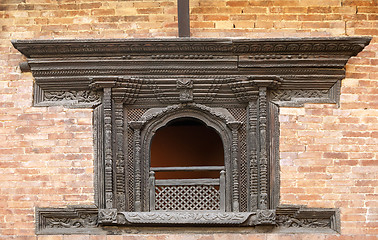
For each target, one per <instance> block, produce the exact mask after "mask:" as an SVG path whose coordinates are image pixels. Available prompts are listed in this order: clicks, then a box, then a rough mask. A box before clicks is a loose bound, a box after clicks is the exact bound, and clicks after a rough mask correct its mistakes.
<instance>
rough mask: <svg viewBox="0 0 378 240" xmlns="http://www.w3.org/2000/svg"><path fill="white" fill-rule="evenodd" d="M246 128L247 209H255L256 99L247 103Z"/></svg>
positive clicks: (257, 182) (256, 169)
mask: <svg viewBox="0 0 378 240" xmlns="http://www.w3.org/2000/svg"><path fill="white" fill-rule="evenodd" d="M247 114H248V115H247V119H248V122H247V124H248V125H247V129H248V139H247V141H248V145H247V151H248V153H249V154H248V157H249V205H248V209H249V211H256V209H257V201H258V197H257V196H258V189H259V186H258V184H259V175H258V163H257V142H256V139H257V132H256V131H257V101H256V100H254V101H253V100H251V101H250V102H249V104H248V112H247Z"/></svg>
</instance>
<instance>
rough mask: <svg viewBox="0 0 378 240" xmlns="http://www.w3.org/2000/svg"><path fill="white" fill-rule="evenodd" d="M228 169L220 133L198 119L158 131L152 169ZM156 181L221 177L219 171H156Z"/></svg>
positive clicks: (184, 120) (153, 151) (155, 136)
mask: <svg viewBox="0 0 378 240" xmlns="http://www.w3.org/2000/svg"><path fill="white" fill-rule="evenodd" d="M192 166H224V149H223V143H222V139H221V138H220V136H219V135H218V133H217V132H216V131H215V130H214V129H213V128H210V127H208V126H206V125H205V124H204V123H203V122H201V121H199V120H197V119H194V118H180V119H175V120H173V121H171V122H169V123H168V124H167V125H166V126H165V127H162V128H160V129H159V130H157V131H156V134H155V135H154V137H153V139H152V142H151V167H192ZM155 177H156V179H175V178H180V179H188V178H218V177H219V172H216V171H190V172H185V171H184V172H182V171H180V172H174V171H167V172H156V175H155Z"/></svg>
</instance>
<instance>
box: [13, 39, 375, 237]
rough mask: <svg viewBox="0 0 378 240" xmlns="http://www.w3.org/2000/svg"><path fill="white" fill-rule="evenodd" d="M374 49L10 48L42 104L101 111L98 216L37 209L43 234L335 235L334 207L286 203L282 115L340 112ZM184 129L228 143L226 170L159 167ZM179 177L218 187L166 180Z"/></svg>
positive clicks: (243, 45) (278, 43) (298, 42)
mask: <svg viewBox="0 0 378 240" xmlns="http://www.w3.org/2000/svg"><path fill="white" fill-rule="evenodd" d="M369 41H370V39H368V38H314V39H233V40H230V39H190V40H187V39H185V40H183V39H169V40H167V39H165V40H161V39H144V40H41V41H39V40H38V41H36V40H31V41H27V40H26V41H15V42H13V44H14V46H15V47H16V48H17V49H18V50H19V51H20V52H22V53H23V54H24V55H25V56H26V57H27V58H28V62H27V63H23V64H21V68H22V69H23V70H24V71H27V70H30V71H31V72H32V73H33V76H34V77H35V83H36V84H35V94H34V104H35V106H51V105H70V106H72V107H93V108H94V131H95V134H94V137H95V141H94V144H95V149H96V150H95V170H96V173H95V178H96V179H95V186H96V193H95V196H96V202H95V206H94V207H85V206H83V207H76V208H59V209H51V208H39V209H37V213H36V217H37V232H38V233H40V234H49V233H75V232H76V233H86V232H91V233H93V232H101V231H105V230H104V229H105V228H106V226H107V225H119V226H128V225H131V226H133V225H140V224H144V225H149V224H153V225H162V226H167V225H212V226H214V225H218V226H225V225H226V226H230V225H232V226H257V225H273V226H276V227H278V228H279V229H281V228H293V227H295V228H301V229H313V228H319V229H320V230H324V231H328V230H329V229H333V230H336V231H337V230H338V228H339V223H338V222H339V220H338V214H337V209H311V208H305V207H303V206H292V205H290V206H282V205H280V204H279V149H278V137H279V125H278V112H279V106H301V105H302V104H303V103H305V102H323V103H325V102H327V103H337V102H338V97H339V89H340V81H341V80H342V79H343V77H344V65H345V63H346V61H347V60H348V59H349V57H351V56H353V55H355V54H357V53H358V52H359V51H361V50H362V49H363V47H364V46H365V45H366V44H368V42H369ZM57 83H59V84H57ZM181 120H183V121H184V122H185V121H186V123H188V122H191V123H199V125H201V126H203V127H205V128H209V129H212V131H214V132H215V133H216V134H217V135H218V136H219V138H220V139H221V142H222V147H223V156H222V157H223V163H222V164H215V165H206V164H200V165H198V164H193V165H189V166H188V165H176V166H168V168H167V166H154V165H152V166H151V160H150V158H151V144H152V139H153V138H154V136H155V134H157V133H158V132H159V131H162V129H164V128H165V127H169V126H172V124H173V125H174V124H177V123H178V122H180V121H181ZM173 170H175V171H184V172H185V171H189V170H190V171H192V170H195V171H210V172H215V173H216V177H214V175H208V176H212V177H211V179H209V178H205V179H201V178H197V177H195V178H189V179H176V180H172V177H170V178H171V179H169V178H168V179H160V177H157V176H158V174H161V173H159V172H162V171H165V172H169V171H173ZM212 174H214V173H212ZM171 176H173V175H171ZM196 197H199V198H196Z"/></svg>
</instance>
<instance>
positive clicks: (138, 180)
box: [130, 121, 143, 212]
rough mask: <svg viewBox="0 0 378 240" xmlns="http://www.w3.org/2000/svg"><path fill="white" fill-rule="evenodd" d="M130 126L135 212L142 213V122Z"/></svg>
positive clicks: (132, 123)
mask: <svg viewBox="0 0 378 240" xmlns="http://www.w3.org/2000/svg"><path fill="white" fill-rule="evenodd" d="M130 126H131V128H132V129H134V163H135V208H134V209H135V211H136V212H141V211H142V189H141V186H142V172H141V159H140V151H141V143H140V141H141V139H140V130H141V128H142V126H143V122H137V121H135V122H130Z"/></svg>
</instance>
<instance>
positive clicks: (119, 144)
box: [114, 98, 126, 211]
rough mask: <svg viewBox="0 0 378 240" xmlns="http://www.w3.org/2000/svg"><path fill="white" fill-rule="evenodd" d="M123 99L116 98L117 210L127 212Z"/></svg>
mask: <svg viewBox="0 0 378 240" xmlns="http://www.w3.org/2000/svg"><path fill="white" fill-rule="evenodd" d="M122 100H123V99H119V98H115V104H114V106H115V107H114V114H115V138H116V164H115V173H116V176H115V178H116V191H117V199H116V200H117V209H119V210H121V211H125V210H126V194H125V191H126V189H125V188H126V181H125V155H124V150H123V142H124V141H123V139H124V131H123V122H124V119H123V101H122Z"/></svg>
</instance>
